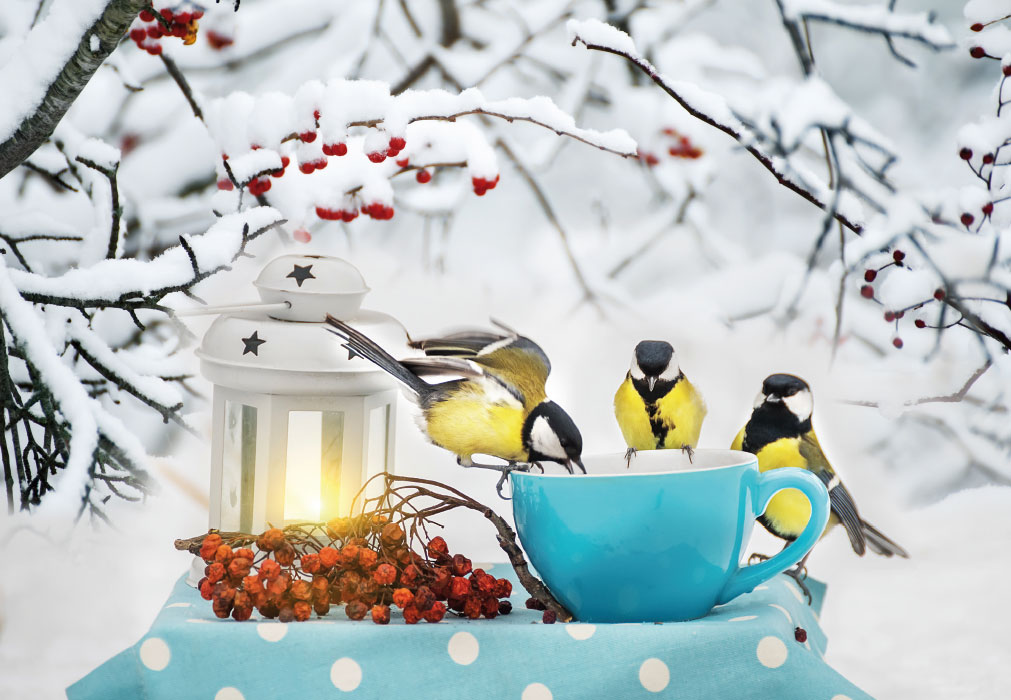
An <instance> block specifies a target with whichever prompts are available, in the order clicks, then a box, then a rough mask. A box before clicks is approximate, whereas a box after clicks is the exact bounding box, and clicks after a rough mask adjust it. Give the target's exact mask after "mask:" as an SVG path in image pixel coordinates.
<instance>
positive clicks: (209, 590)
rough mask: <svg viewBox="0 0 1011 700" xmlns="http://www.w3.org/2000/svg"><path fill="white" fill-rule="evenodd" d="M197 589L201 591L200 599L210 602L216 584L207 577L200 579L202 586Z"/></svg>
mask: <svg viewBox="0 0 1011 700" xmlns="http://www.w3.org/2000/svg"><path fill="white" fill-rule="evenodd" d="M197 587H198V588H199V589H200V597H201V598H203V599H204V600H210V599H211V598H212V597H213V593H214V584H213V583H211V580H210V579H209V578H207V577H206V576H204V577H203V578H202V579H200V585H199V586H197Z"/></svg>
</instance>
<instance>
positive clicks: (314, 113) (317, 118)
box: [312, 109, 319, 121]
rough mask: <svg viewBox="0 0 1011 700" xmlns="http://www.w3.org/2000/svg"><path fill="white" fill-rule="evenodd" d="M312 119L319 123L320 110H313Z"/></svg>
mask: <svg viewBox="0 0 1011 700" xmlns="http://www.w3.org/2000/svg"><path fill="white" fill-rule="evenodd" d="M312 118H313V119H315V120H316V121H319V110H318V109H314V110H312Z"/></svg>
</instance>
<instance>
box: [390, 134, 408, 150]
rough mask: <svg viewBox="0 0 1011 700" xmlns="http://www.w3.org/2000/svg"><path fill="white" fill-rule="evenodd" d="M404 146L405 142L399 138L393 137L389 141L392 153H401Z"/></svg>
mask: <svg viewBox="0 0 1011 700" xmlns="http://www.w3.org/2000/svg"><path fill="white" fill-rule="evenodd" d="M406 145H407V141H405V140H404V139H403V138H401V137H400V136H394V137H393V138H391V139H390V148H392V149H393V150H394V151H402V150H404V146H406Z"/></svg>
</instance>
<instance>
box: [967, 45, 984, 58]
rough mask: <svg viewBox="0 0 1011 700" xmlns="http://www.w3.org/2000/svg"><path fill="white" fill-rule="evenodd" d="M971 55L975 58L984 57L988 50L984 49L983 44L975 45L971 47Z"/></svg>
mask: <svg viewBox="0 0 1011 700" xmlns="http://www.w3.org/2000/svg"><path fill="white" fill-rule="evenodd" d="M969 55H970V56H972V57H973V58H983V57H984V56H986V51H984V50H983V47H982V46H973V47H972V48H971V49H969Z"/></svg>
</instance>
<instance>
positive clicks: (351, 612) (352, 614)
mask: <svg viewBox="0 0 1011 700" xmlns="http://www.w3.org/2000/svg"><path fill="white" fill-rule="evenodd" d="M368 612H369V606H367V605H366V604H365V603H363V602H362V601H360V600H353V601H351V602H350V603H348V604H347V605H345V606H344V614H345V615H347V616H348V617H349V618H350V619H352V620H361V619H364V618H365V615H366V613H368Z"/></svg>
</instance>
